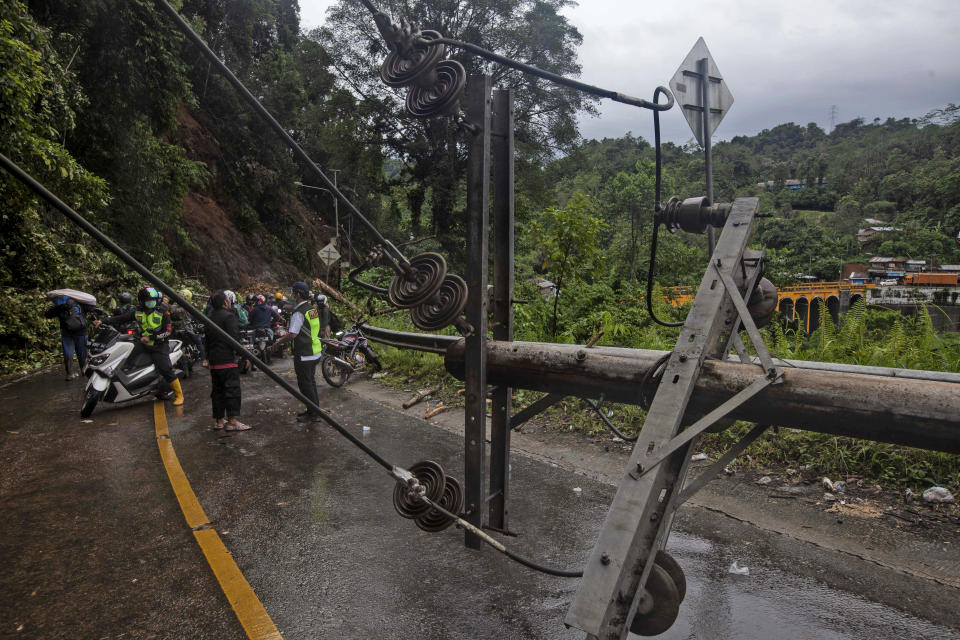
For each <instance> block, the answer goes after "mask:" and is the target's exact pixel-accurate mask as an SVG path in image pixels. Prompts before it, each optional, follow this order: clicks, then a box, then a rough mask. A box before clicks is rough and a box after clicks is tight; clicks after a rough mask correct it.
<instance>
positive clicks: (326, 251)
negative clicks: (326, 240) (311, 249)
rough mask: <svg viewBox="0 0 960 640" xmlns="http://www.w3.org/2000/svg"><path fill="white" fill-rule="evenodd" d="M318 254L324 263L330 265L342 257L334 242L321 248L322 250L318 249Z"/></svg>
mask: <svg viewBox="0 0 960 640" xmlns="http://www.w3.org/2000/svg"><path fill="white" fill-rule="evenodd" d="M317 255H318V256H320V259H321V260H323V264H324V265H326V266H328V267H329V266H330V265H332V264H334V263H335V262H336V261H337V260H338V259H339V258H340V252H339V251H337V248H336V247H335V246H333V243H332V242H331V243H330V244H328V245H327V246H325V247H324V248H323V249H320V251H317Z"/></svg>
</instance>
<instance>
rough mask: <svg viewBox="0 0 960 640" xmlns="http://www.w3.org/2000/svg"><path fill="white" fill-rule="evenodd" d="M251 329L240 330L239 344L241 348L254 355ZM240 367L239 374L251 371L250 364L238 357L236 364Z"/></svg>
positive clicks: (254, 346)
mask: <svg viewBox="0 0 960 640" xmlns="http://www.w3.org/2000/svg"><path fill="white" fill-rule="evenodd" d="M253 334H254V330H253V329H241V330H240V340H239V342H240V344H241V345H243V348H244V349H246V350H247V351H249V352H250V353H252V354H256V351H257V349H256V345H255V344H254V340H253ZM237 364H238V366H239V367H240V373H250V371H251V370H252V369H253V366H252V363H251V362H250V360H248V359H247V358H244V357H243V356H240V362H239V363H237Z"/></svg>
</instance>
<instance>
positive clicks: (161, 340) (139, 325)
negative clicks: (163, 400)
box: [93, 287, 183, 405]
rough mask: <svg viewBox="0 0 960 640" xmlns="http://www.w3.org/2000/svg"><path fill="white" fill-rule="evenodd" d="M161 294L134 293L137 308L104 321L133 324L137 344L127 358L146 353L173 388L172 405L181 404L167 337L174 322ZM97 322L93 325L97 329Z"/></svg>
mask: <svg viewBox="0 0 960 640" xmlns="http://www.w3.org/2000/svg"><path fill="white" fill-rule="evenodd" d="M162 300H163V297H162V296H161V295H160V292H159V291H157V290H156V289H154V288H153V287H144V288H143V289H140V291H139V292H138V293H137V302H138V305H137V307H136V308H134V309H130V310H128V311H127V312H125V313H121V314H118V315H115V316H109V317H106V318H104V319H103V322H106V323H107V324H110V325H122V324H125V323H128V322H133V323H134V324H135V325H136V335H137V336H138V337H139V341H138V342H137V344H135V345H134V347H133V351H131V352H130V355H129V356H128V359H130V360H132V359H133V358H136V357H137V355H138V354H139V353H141V352H146V353H147V354H149V355H150V359H151V360H153V365H154V366H155V367H156V368H157V371H159V372H160V375H161V376H163V379H164V380H166V381H167V383H168V384H169V385H170V388H171V389H173V404H175V405H181V404H183V390H182V389H181V388H180V381H179V380H178V379H177V376H176V375H175V374H174V373H173V365H171V364H170V344H169V340H170V336H171V334H172V333H173V322H172V321H171V320H170V311H169V309H167V306H166V305H165V304H163V302H162ZM100 322H101V321H100V320H96V321H94V323H93V325H94V326H95V327H96V326H100Z"/></svg>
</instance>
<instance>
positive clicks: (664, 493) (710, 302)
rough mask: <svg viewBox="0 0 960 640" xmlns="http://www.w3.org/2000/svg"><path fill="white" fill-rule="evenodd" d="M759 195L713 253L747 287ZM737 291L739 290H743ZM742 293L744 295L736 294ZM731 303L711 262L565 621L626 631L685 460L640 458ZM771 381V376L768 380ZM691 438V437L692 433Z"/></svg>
mask: <svg viewBox="0 0 960 640" xmlns="http://www.w3.org/2000/svg"><path fill="white" fill-rule="evenodd" d="M758 205H759V200H758V199H757V198H741V199H738V200H737V201H736V202H735V203H734V205H733V209H732V210H731V212H730V215H729V216H728V218H727V222H726V224H725V226H724V229H723V232H722V234H721V236H720V239H719V241H718V242H717V247H716V250H715V251H714V254H713V256H712V258H711V260H712V262H713V264H715V265H716V264H718V263H717V260H719V272H720V273H724V274H726V275H728V276H730V277H731V278H732V279H733V280H734V282H737V280H739V281H740V282H739V283H738V285H740V286H742V287H743V288H744V289H745V290H746V289H747V285H748V284H751V283H749V282H748V280H755V278H756V275H757V274H756V272H755V268H754V269H751V270H750V271H751V272H752V273H750V274H749V275H750V276H752V277H748V274H747V272H746V271H747V270H746V269H743V264H742V262H741V260H742V259H743V258H744V253H745V251H746V246H747V242H748V241H749V238H750V234H751V232H752V230H753V221H754V217H755V215H756V213H757V208H758ZM741 295H742V294H741ZM741 300H742V298H741ZM737 320H738V314H737V310H736V307H735V306H734V303H733V301H732V299H731V296H729V295H727V291H726V287H724V286H723V285H722V284H721V280H720V277H719V276H717V275H716V272H714V271H713V270H709V271H708V272H707V273H706V275H705V277H704V279H703V281H702V282H701V284H700V288H699V290H698V292H697V296H696V298H695V299H694V302H693V306H692V307H691V309H690V313H689V314H688V316H687V320H686V322H685V323H684V327H683V329H682V331H681V333H680V337H679V339H678V341H677V346H676V349H675V351H674V353H673V355H672V356H671V358H670V361H669V362H668V364H667V367H666V371H665V372H664V375H663V380H662V382H661V383H660V388H659V389H658V391H657V394H656V396H655V397H654V399H653V402H652V404H651V406H650V411H649V413H648V414H647V420H646V422H645V423H644V426H643V429H642V430H641V432H640V437H639V439H638V443H637V446H636V447H635V448H634V450H633V453H632V454H631V457H630V462H629V464H628V468H627V470H626V471H625V473H624V476H623V478H622V479H621V481H620V484H619V486H618V489H617V493H616V495H615V496H614V499H613V503H612V504H611V507H610V510H609V512H608V513H607V517H606V520H605V521H604V524H603V527H602V529H601V531H600V535H599V537H598V539H597V544H596V546H595V547H594V549H593V551H592V552H591V554H590V558H589V559H588V561H587V564H586V567H585V568H584V577H583V580H582V581H581V584H580V587H579V589H578V591H577V595H576V597H575V599H574V601H573V603H572V604H571V606H570V610H569V611H568V612H567V616H566V618H565V622H566V624H567V625H569V626H572V627H576V628H578V629H580V630H582V631H585V632H587V633H588V634H589V635H591V636H594V637H598V638H600V637H602V638H604V639H605V640H606V639H607V638H624V637H626V635H627V632H628V630H629V628H630V623H631V620H632V619H633V616H634V614H635V613H636V611H637V605H638V604H639V596H640V595H641V592H642V587H643V585H644V584H645V582H646V580H647V577H648V576H649V575H650V571H651V570H652V566H653V562H652V559H653V557H654V555H655V554H656V552H657V542H658V540H660V539H661V538H662V530H663V529H664V527H665V525H669V520H670V518H669V513H668V512H667V507H668V506H669V503H670V498H671V494H672V492H673V491H674V490H675V489H676V490H679V488H680V487H681V486H682V483H683V476H684V474H685V472H686V468H687V465H686V464H685V462H686V461H685V460H684V458H689V456H687V455H686V453H687V452H686V449H685V448H681V449H680V450H679V451H677V452H676V453H675V454H674V455H673V456H671V457H669V458H668V459H666V460H664V461H663V462H662V463H661V464H659V465H657V466H656V468H655V469H654V470H653V471H652V472H651V473H649V474H645V475H643V476H641V477H639V478H637V477H635V471H636V469H637V464H638V463H640V464H641V465H642V464H643V461H644V460H645V459H646V458H647V456H648V455H650V454H653V453H656V452H657V450H658V448H659V449H662V448H663V447H665V446H666V445H667V444H669V443H670V441H671V440H672V438H673V437H674V436H676V435H677V434H678V433H679V432H680V427H681V425H682V422H683V418H684V414H685V413H686V408H687V404H688V403H689V401H690V396H691V394H692V393H693V389H694V385H695V384H696V380H697V378H698V377H699V375H700V370H701V367H702V364H703V361H704V359H705V358H706V357H708V356H709V357H722V356H723V355H725V353H726V352H727V351H728V350H729V348H730V342H729V339H730V334H731V332H732V330H733V328H734V327H735V326H736V321H737ZM767 384H769V382H767ZM690 442H691V444H693V443H695V442H696V439H695V438H694V440H691V441H690Z"/></svg>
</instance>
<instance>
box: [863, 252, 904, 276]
mask: <svg viewBox="0 0 960 640" xmlns="http://www.w3.org/2000/svg"><path fill="white" fill-rule="evenodd" d="M906 270H907V259H906V258H888V257H885V256H876V257H873V258H870V266H869V268H868V269H867V273H868V274H869V276H870V278H872V279H877V280H879V279H886V278H897V279H900V278H903V276H904V275H905V273H906Z"/></svg>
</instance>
